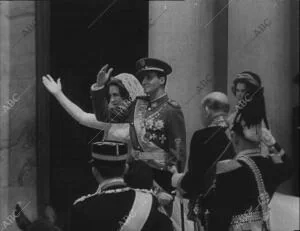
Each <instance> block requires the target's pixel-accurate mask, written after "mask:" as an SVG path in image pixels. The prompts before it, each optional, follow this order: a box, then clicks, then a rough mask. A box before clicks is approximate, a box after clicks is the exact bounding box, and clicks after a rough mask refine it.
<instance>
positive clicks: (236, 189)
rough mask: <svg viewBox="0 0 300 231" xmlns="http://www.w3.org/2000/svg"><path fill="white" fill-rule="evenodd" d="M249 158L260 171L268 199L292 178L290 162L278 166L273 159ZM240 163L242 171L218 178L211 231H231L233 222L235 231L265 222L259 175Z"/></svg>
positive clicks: (237, 169) (213, 199)
mask: <svg viewBox="0 0 300 231" xmlns="http://www.w3.org/2000/svg"><path fill="white" fill-rule="evenodd" d="M249 158H250V159H251V160H253V161H254V163H255V164H256V166H257V167H258V169H259V171H260V174H261V178H262V180H263V183H264V187H265V191H266V192H267V194H268V196H267V198H268V199H271V198H272V196H273V194H274V192H275V190H276V188H277V187H278V186H279V184H281V183H282V182H283V181H284V180H286V179H288V178H289V176H290V175H291V168H290V162H289V161H284V162H283V163H274V162H273V160H272V159H271V157H270V156H268V157H263V156H262V155H253V156H251V155H249ZM236 161H237V162H238V163H239V164H240V165H241V167H239V168H236V169H234V170H230V171H225V172H222V173H219V174H217V178H216V191H215V194H214V197H213V198H212V199H211V201H210V205H209V207H210V220H209V225H208V227H209V230H220V231H222V230H224V231H227V230H228V229H229V226H230V224H231V223H232V222H234V224H235V225H234V226H233V227H235V228H236V229H233V230H239V228H243V227H244V226H245V225H246V226H247V225H248V224H251V223H253V224H254V223H255V224H256V223H257V224H259V223H260V222H261V219H262V216H261V211H262V210H261V207H260V205H259V189H258V184H257V181H256V179H255V175H254V173H253V171H252V170H251V168H250V167H249V166H248V165H247V164H246V163H245V162H243V161H241V160H240V159H239V158H237V159H236ZM260 203H262V201H261V202H260ZM247 223H248V224H247ZM242 230H251V229H250V228H248V227H247V228H246V229H242Z"/></svg>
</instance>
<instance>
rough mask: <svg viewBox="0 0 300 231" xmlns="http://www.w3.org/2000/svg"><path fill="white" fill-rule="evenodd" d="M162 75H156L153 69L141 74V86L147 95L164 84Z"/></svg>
mask: <svg viewBox="0 0 300 231" xmlns="http://www.w3.org/2000/svg"><path fill="white" fill-rule="evenodd" d="M164 81H165V80H164V77H158V75H157V73H156V72H155V71H148V72H146V73H145V74H144V75H143V76H142V86H143V88H144V91H145V93H146V94H147V95H151V94H153V93H154V92H156V91H157V90H158V89H159V88H161V87H163V85H164Z"/></svg>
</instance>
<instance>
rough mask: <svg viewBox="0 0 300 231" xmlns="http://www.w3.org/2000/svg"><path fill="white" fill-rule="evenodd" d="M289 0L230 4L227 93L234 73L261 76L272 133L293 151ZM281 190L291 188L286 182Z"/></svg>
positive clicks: (232, 97) (229, 90)
mask: <svg viewBox="0 0 300 231" xmlns="http://www.w3.org/2000/svg"><path fill="white" fill-rule="evenodd" d="M290 4H291V1H288V0H247V1H243V0H235V1H232V2H231V4H230V7H229V22H228V25H229V32H228V36H229V38H228V41H229V44H228V46H229V49H228V50H229V51H228V52H229V65H228V76H229V80H228V93H229V96H230V100H231V102H233V103H232V105H234V104H235V103H236V101H235V100H234V96H233V94H232V92H231V84H232V80H233V78H234V75H235V74H236V73H238V72H240V71H244V70H250V71H253V72H255V73H257V74H259V75H260V76H261V79H262V82H263V86H264V93H265V99H266V106H267V116H268V119H269V123H270V127H271V130H272V133H273V135H274V136H275V137H276V139H277V140H278V142H279V143H280V144H281V145H282V146H283V147H284V148H285V150H286V151H287V153H288V154H289V155H293V154H292V148H291V147H292V144H291V140H292V139H291V138H292V127H291V126H292V125H291V121H292V95H291V89H292V79H293V77H294V76H295V75H296V73H297V72H295V73H293V71H292V69H291V58H290V57H291V55H290V52H291V42H290V41H291V27H290V23H291V21H290V13H291V12H290V11H291V8H290ZM284 188H285V189H284V191H286V192H287V191H288V192H289V191H290V187H289V186H287V185H286V186H285V187H284Z"/></svg>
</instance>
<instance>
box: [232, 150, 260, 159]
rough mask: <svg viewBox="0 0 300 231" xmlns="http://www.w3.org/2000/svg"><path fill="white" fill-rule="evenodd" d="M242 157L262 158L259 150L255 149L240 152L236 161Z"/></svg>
mask: <svg viewBox="0 0 300 231" xmlns="http://www.w3.org/2000/svg"><path fill="white" fill-rule="evenodd" d="M241 156H262V154H261V151H260V149H259V148H253V149H246V150H243V151H240V152H239V153H238V154H237V155H236V157H235V159H238V158H239V157H241Z"/></svg>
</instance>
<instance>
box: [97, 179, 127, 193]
mask: <svg viewBox="0 0 300 231" xmlns="http://www.w3.org/2000/svg"><path fill="white" fill-rule="evenodd" d="M125 186H126V183H125V182H124V179H123V178H112V179H108V180H104V181H103V182H102V183H101V184H100V185H99V187H98V189H97V191H96V193H101V192H103V191H106V190H109V189H116V188H124V187H125Z"/></svg>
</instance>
